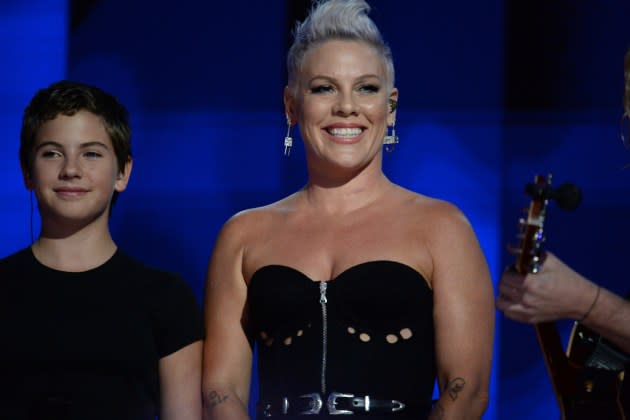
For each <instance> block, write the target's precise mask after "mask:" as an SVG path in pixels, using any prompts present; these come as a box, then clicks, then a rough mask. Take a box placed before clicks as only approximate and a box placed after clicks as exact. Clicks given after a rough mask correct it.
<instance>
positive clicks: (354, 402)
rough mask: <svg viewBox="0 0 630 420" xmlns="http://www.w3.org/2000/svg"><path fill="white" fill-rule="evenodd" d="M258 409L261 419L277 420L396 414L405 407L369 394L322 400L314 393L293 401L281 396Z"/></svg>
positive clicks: (339, 395) (338, 394)
mask: <svg viewBox="0 0 630 420" xmlns="http://www.w3.org/2000/svg"><path fill="white" fill-rule="evenodd" d="M257 408H258V409H257V411H258V415H259V416H261V417H276V416H286V415H293V416H295V415H313V414H320V413H328V414H332V415H339V414H341V415H343V414H358V413H362V414H370V413H374V414H378V413H395V412H398V411H402V410H404V409H405V404H404V403H402V402H401V401H397V400H382V399H373V398H371V397H370V396H369V395H364V396H355V395H354V394H348V393H343V392H331V393H330V394H328V396H327V397H325V398H322V395H321V394H320V393H318V392H313V393H310V394H304V395H300V396H298V397H294V398H288V397H282V398H279V399H276V400H273V401H264V402H260V403H258V407H257Z"/></svg>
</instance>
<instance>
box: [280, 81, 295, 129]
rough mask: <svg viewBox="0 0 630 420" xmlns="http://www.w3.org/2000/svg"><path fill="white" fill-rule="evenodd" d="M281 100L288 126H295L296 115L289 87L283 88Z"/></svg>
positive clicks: (293, 99) (293, 98)
mask: <svg viewBox="0 0 630 420" xmlns="http://www.w3.org/2000/svg"><path fill="white" fill-rule="evenodd" d="M283 99H284V113H285V114H286V116H287V120H288V122H289V124H290V125H295V123H296V122H297V113H296V111H295V106H296V104H295V97H294V96H293V93H292V92H291V89H289V86H285V87H284V94H283Z"/></svg>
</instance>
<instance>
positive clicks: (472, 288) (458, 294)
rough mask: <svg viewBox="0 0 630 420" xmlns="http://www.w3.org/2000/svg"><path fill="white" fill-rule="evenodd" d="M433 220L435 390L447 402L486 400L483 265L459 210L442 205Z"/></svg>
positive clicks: (487, 289)
mask: <svg viewBox="0 0 630 420" xmlns="http://www.w3.org/2000/svg"><path fill="white" fill-rule="evenodd" d="M438 220H439V221H438V223H436V224H435V230H434V231H433V232H434V233H433V234H432V235H431V239H430V252H431V254H432V258H433V264H434V266H433V276H432V287H433V297H434V323H435V337H436V360H437V368H438V379H439V381H440V388H441V390H442V392H443V394H446V395H447V397H448V398H447V401H448V400H450V401H451V402H452V403H454V402H455V401H456V400H457V399H458V398H462V399H463V400H466V399H484V401H485V399H487V392H488V384H489V376H490V369H491V358H492V348H493V334H494V313H495V311H494V297H493V295H494V293H493V290H492V282H491V279H490V274H489V270H488V265H487V263H486V259H485V257H484V255H483V253H482V251H481V248H480V246H479V243H478V241H477V238H476V236H475V234H474V232H473V230H472V227H471V226H470V224H469V222H468V221H467V220H466V218H465V217H464V215H463V214H462V213H461V212H460V211H459V210H458V209H456V208H454V207H451V206H447V208H446V211H444V210H443V211H442V212H441V214H440V216H439V217H438ZM483 406H484V408H485V403H484V404H483ZM481 411H482V412H483V408H482V409H481Z"/></svg>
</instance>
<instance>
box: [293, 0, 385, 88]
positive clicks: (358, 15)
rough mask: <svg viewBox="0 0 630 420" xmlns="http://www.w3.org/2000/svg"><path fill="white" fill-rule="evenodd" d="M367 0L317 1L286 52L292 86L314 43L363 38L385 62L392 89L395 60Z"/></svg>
mask: <svg viewBox="0 0 630 420" xmlns="http://www.w3.org/2000/svg"><path fill="white" fill-rule="evenodd" d="M369 12H370V6H369V5H368V4H367V3H366V2H365V0H327V1H326V0H320V1H316V2H315V4H314V6H313V9H312V10H311V12H310V14H309V16H308V17H307V18H306V19H305V20H304V22H301V23H300V22H298V23H297V24H296V27H295V32H294V34H293V35H294V40H293V44H292V45H291V48H290V49H289V53H288V55H287V72H288V76H289V83H288V84H289V88H290V89H291V90H294V89H295V87H296V85H297V77H298V74H299V72H300V67H301V65H302V61H303V60H304V56H305V55H306V53H307V52H308V51H309V50H310V49H311V48H313V47H316V46H319V45H321V44H322V43H324V42H326V41H330V40H334V39H342V40H351V41H361V42H365V43H367V44H368V45H370V46H372V47H373V48H375V49H376V51H377V52H378V53H379V54H380V55H381V57H382V58H383V62H384V64H385V76H386V78H387V83H388V85H389V86H388V87H389V89H391V88H392V87H393V86H394V62H393V60H392V52H391V49H390V48H389V46H388V45H387V44H386V43H385V41H384V40H383V37H382V36H381V33H380V31H379V30H378V28H377V26H376V24H375V23H374V21H372V19H370V17H369V16H368V13H369Z"/></svg>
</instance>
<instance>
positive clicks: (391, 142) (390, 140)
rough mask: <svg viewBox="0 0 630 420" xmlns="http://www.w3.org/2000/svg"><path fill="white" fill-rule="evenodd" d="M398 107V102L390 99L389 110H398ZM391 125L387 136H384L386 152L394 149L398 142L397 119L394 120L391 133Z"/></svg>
mask: <svg viewBox="0 0 630 420" xmlns="http://www.w3.org/2000/svg"><path fill="white" fill-rule="evenodd" d="M397 107H398V102H397V101H395V100H393V99H390V100H389V112H394V111H396V108H397ZM389 129H390V127H387V133H385V137H384V138H383V145H384V146H385V151H386V152H392V151H394V147H395V146H396V145H397V144H398V136H397V135H396V119H395V118H394V120H393V121H392V126H391V129H392V133H391V134H389Z"/></svg>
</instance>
